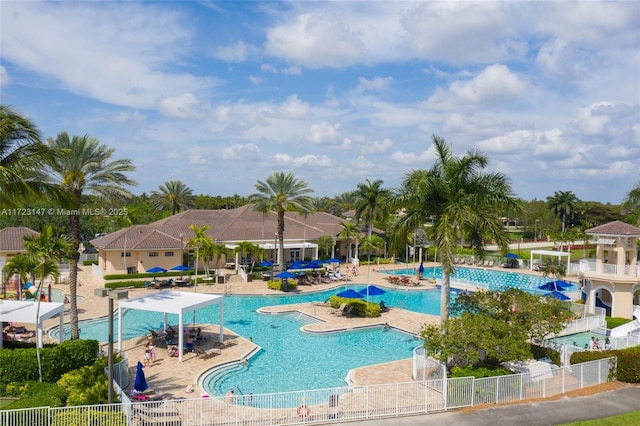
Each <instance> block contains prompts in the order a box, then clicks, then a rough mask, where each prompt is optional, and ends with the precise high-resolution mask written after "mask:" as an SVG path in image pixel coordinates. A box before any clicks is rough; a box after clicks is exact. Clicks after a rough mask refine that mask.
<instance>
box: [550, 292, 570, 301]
mask: <svg viewBox="0 0 640 426" xmlns="http://www.w3.org/2000/svg"><path fill="white" fill-rule="evenodd" d="M546 295H547V296H551V297H553V298H554V299H558V300H571V298H570V297H569V296H567V295H566V294H564V293H560V292H559V291H552V292H551V293H547V294H546Z"/></svg>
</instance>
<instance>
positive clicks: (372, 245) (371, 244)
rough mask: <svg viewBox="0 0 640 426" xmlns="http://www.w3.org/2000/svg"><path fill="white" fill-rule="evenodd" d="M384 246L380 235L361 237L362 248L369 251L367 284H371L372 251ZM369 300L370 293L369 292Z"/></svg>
mask: <svg viewBox="0 0 640 426" xmlns="http://www.w3.org/2000/svg"><path fill="white" fill-rule="evenodd" d="M382 247H384V240H383V239H382V238H381V237H379V236H378V235H367V236H365V237H363V238H361V239H360V248H361V249H362V250H363V251H365V252H367V285H369V273H370V270H371V252H373V251H378V250H380V249H382ZM367 302H369V294H367Z"/></svg>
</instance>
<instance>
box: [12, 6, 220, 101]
mask: <svg viewBox="0 0 640 426" xmlns="http://www.w3.org/2000/svg"><path fill="white" fill-rule="evenodd" d="M2 9H3V13H2V57H3V59H4V60H8V61H11V62H12V63H14V64H16V65H18V66H20V67H22V68H24V69H27V70H30V71H32V72H35V73H36V74H39V75H41V76H46V77H49V78H51V79H53V80H54V81H57V82H58V84H59V86H60V88H64V89H65V90H68V91H70V92H72V93H74V94H77V95H80V96H85V97H89V98H93V99H97V100H100V101H102V102H106V103H110V104H115V105H123V106H129V107H134V108H150V107H152V106H153V105H154V103H155V102H156V100H157V99H158V98H160V97H162V96H172V95H175V93H184V92H190V91H195V90H200V89H204V88H209V87H212V86H213V85H214V84H215V82H216V79H215V78H210V77H202V78H201V77H195V76H193V75H190V74H186V73H181V72H179V71H174V72H169V71H166V69H167V68H168V65H171V64H175V63H177V62H180V60H181V57H182V56H183V55H184V54H185V45H187V44H188V43H187V42H188V40H189V39H190V38H191V31H190V29H189V27H188V26H187V25H185V23H184V22H185V19H184V15H183V14H182V13H179V12H175V11H170V10H167V9H166V8H165V7H163V6H158V5H153V4H152V3H144V4H134V3H108V2H85V3H65V2H54V3H46V2H45V3H43V2H8V3H3V5H2ZM80 34H81V35H82V36H79V35H80Z"/></svg>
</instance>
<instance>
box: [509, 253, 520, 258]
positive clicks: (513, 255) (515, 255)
mask: <svg viewBox="0 0 640 426" xmlns="http://www.w3.org/2000/svg"><path fill="white" fill-rule="evenodd" d="M507 257H508V258H509V259H517V258H518V255H517V254H513V253H509V254H507Z"/></svg>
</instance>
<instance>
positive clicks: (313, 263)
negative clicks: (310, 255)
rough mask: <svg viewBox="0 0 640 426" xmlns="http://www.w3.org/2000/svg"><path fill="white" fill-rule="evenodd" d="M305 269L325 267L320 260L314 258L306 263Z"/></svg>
mask: <svg viewBox="0 0 640 426" xmlns="http://www.w3.org/2000/svg"><path fill="white" fill-rule="evenodd" d="M304 267H305V269H320V268H324V266H322V264H321V263H320V262H319V261H318V260H312V261H311V262H309V263H307V264H306V265H304Z"/></svg>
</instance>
